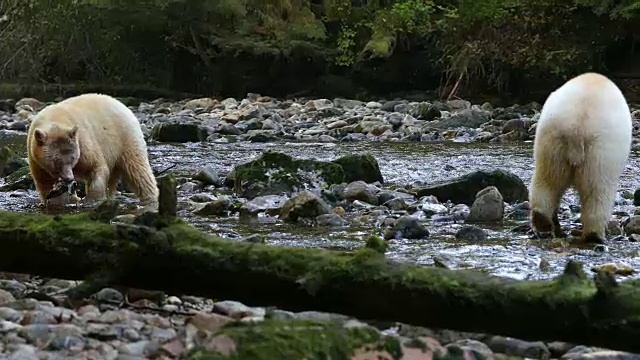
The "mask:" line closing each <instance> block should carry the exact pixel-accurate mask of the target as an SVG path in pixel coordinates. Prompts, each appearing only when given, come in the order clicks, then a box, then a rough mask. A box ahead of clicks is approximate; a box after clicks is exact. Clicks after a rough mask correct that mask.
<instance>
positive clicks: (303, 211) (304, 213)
mask: <svg viewBox="0 0 640 360" xmlns="http://www.w3.org/2000/svg"><path fill="white" fill-rule="evenodd" d="M329 213H331V207H330V206H329V205H328V204H327V203H326V202H325V201H324V200H322V199H321V198H320V197H318V196H317V195H316V194H314V193H312V192H310V191H308V190H304V191H302V192H300V193H298V194H297V195H295V196H294V197H293V198H291V199H289V200H287V202H286V203H285V204H284V206H283V207H282V210H281V211H280V216H279V218H280V219H282V220H283V221H289V222H295V221H298V220H299V219H303V218H307V219H313V218H316V217H317V216H319V215H322V214H329Z"/></svg>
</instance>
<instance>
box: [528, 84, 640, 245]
mask: <svg viewBox="0 0 640 360" xmlns="http://www.w3.org/2000/svg"><path fill="white" fill-rule="evenodd" d="M630 113H631V112H630V109H629V106H628V105H627V102H626V100H625V97H624V96H623V94H622V92H621V91H620V89H619V88H618V87H617V86H616V85H615V84H614V83H613V82H612V81H611V80H609V79H608V78H607V77H605V76H603V75H600V74H597V73H585V74H582V75H579V76H577V77H575V78H573V79H571V80H569V81H567V82H566V83H565V84H564V85H562V86H561V87H559V88H558V89H557V90H556V91H554V92H552V93H551V94H550V95H549V97H548V98H547V100H546V101H545V103H544V106H543V108H542V111H541V114H540V120H539V121H538V124H537V129H536V136H535V140H534V148H533V157H534V161H535V169H534V172H533V178H532V181H531V190H530V193H529V201H530V203H531V210H532V214H533V213H534V212H535V211H537V212H539V214H542V215H544V217H545V218H546V219H545V220H547V221H551V219H552V218H553V216H555V215H554V212H555V211H557V208H558V206H559V204H560V199H561V198H562V196H563V194H564V192H565V191H566V189H567V188H568V187H570V186H572V187H574V188H575V189H576V190H577V192H578V194H579V196H580V204H581V208H582V210H581V221H582V226H583V229H582V238H583V240H585V239H586V238H589V236H593V235H596V236H597V237H598V238H600V239H599V240H604V239H605V228H606V224H607V222H608V220H609V217H610V216H611V210H612V208H613V204H614V200H615V192H616V190H617V186H618V181H619V179H620V175H621V174H622V171H623V170H624V167H625V165H626V162H627V160H628V158H629V152H630V148H631V128H632V124H631V114H630ZM532 225H534V228H535V225H536V224H535V222H534V223H533V224H532Z"/></svg>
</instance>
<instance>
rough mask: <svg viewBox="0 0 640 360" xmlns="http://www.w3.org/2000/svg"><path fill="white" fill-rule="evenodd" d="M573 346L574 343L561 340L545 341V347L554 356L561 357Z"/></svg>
mask: <svg viewBox="0 0 640 360" xmlns="http://www.w3.org/2000/svg"><path fill="white" fill-rule="evenodd" d="M574 347H575V345H573V344H570V343H566V342H562V341H553V342H550V343H547V348H548V349H549V352H550V353H551V356H552V357H554V358H559V357H561V356H562V355H564V354H566V353H567V352H568V351H569V350H571V349H572V348H574Z"/></svg>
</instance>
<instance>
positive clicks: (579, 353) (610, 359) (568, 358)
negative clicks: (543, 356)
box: [560, 346, 640, 360]
mask: <svg viewBox="0 0 640 360" xmlns="http://www.w3.org/2000/svg"><path fill="white" fill-rule="evenodd" d="M560 359H563V360H638V359H640V355H638V354H633V353H628V352H623V351H614V350H606V349H597V348H588V347H586V346H576V347H575V348H573V349H571V350H569V351H568V352H567V353H566V354H564V355H562V357H561V358H560Z"/></svg>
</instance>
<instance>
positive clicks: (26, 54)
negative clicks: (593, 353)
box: [0, 0, 640, 89]
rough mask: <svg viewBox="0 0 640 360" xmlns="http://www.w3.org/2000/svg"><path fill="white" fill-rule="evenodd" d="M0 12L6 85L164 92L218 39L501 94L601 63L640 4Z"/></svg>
mask: <svg viewBox="0 0 640 360" xmlns="http://www.w3.org/2000/svg"><path fill="white" fill-rule="evenodd" d="M0 13H1V14H2V15H4V16H3V18H2V19H0V76H2V77H3V78H4V79H5V81H14V82H19V83H34V82H47V83H65V82H69V81H89V82H100V83H107V82H110V83H116V84H120V83H124V82H126V83H137V84H149V85H151V84H153V85H155V86H159V87H170V86H171V84H172V83H173V81H174V80H175V79H173V75H172V71H173V68H174V67H175V65H176V63H179V62H180V61H181V59H182V58H183V57H184V55H183V54H184V53H185V52H186V53H190V54H191V55H192V56H193V58H194V59H196V60H193V61H198V59H199V61H200V63H201V66H202V68H203V69H211V68H212V62H214V60H215V59H216V57H218V56H220V51H221V50H220V46H225V45H224V44H227V45H226V46H227V48H226V50H225V51H228V50H229V46H236V45H228V44H245V46H243V47H242V48H243V50H242V51H246V50H250V51H253V52H255V54H256V56H285V57H286V56H290V55H291V54H292V53H294V52H296V51H297V50H295V51H294V50H292V49H302V48H306V49H309V48H313V49H322V50H323V51H325V53H326V57H329V56H331V59H330V60H331V61H332V62H333V63H334V64H336V65H338V66H341V67H346V68H349V67H353V66H355V65H358V63H359V62H362V61H366V60H367V59H369V58H373V57H381V58H387V57H389V56H391V55H392V54H394V53H395V52H398V49H400V51H404V52H405V54H406V53H407V52H411V51H412V50H411V49H414V48H422V49H427V50H428V52H429V61H430V62H431V64H430V65H432V66H435V67H436V69H439V70H440V71H442V72H443V73H445V74H447V75H448V77H449V78H451V79H455V78H458V77H459V76H460V74H462V75H466V77H467V78H468V79H469V78H470V79H474V80H482V81H486V82H488V83H489V84H490V85H491V86H494V87H496V88H498V89H499V88H500V87H501V86H504V85H506V84H508V83H509V82H510V81H512V78H513V76H514V74H518V73H523V72H524V73H527V74H533V76H538V74H541V73H542V74H552V75H557V76H559V77H566V76H569V75H570V74H572V73H575V72H577V71H581V70H585V69H596V68H598V67H599V63H598V61H599V60H598V59H599V58H600V57H601V55H602V54H603V52H604V50H605V49H606V48H607V46H609V45H610V44H611V43H612V42H614V41H617V39H620V38H623V37H625V36H627V35H629V34H630V32H632V31H635V32H636V33H637V32H638V30H637V27H634V26H633V24H634V22H637V21H638V19H639V18H640V0H620V1H614V0H558V1H552V0H458V1H453V0H390V1H372V0H368V1H357V2H356V1H352V0H323V1H321V2H319V1H311V0H264V1H251V0H136V1H128V0H0ZM237 51H238V52H239V51H240V50H237ZM298 53H299V51H298ZM365 53H367V54H368V55H369V56H362V55H363V54H365ZM425 65H427V64H425ZM184 66H189V65H184ZM203 76H207V74H203ZM517 76H520V77H521V75H517Z"/></svg>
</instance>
